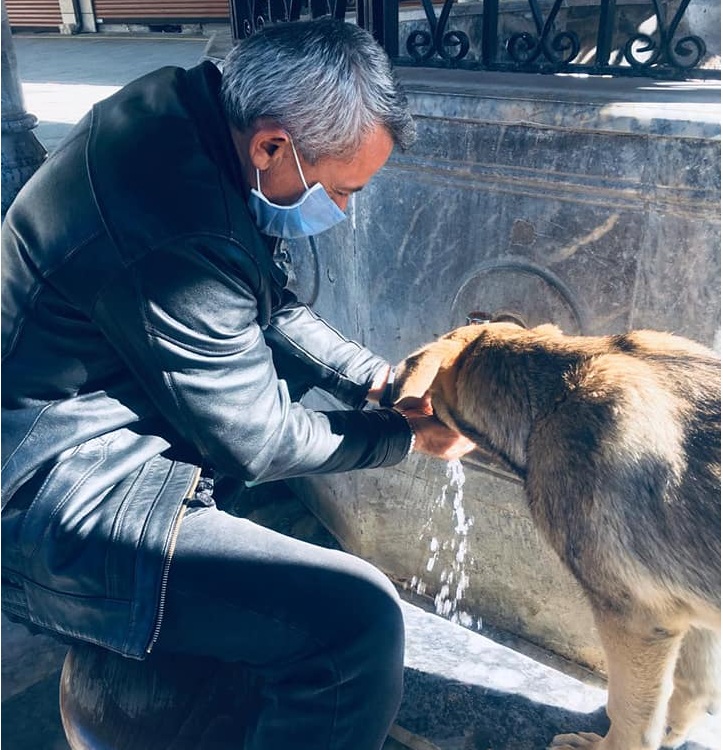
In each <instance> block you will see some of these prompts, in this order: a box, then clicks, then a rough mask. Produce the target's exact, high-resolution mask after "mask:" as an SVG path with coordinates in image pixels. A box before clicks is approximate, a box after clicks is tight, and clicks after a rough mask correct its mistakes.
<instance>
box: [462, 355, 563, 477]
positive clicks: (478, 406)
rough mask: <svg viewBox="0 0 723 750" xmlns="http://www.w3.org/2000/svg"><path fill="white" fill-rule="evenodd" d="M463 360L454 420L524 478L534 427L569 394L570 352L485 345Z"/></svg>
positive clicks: (476, 440) (481, 445)
mask: <svg viewBox="0 0 723 750" xmlns="http://www.w3.org/2000/svg"><path fill="white" fill-rule="evenodd" d="M543 360H544V362H543ZM462 362H463V364H462V365H461V366H460V372H459V374H458V377H457V378H455V382H456V386H457V394H456V398H455V399H453V400H452V399H450V400H449V402H451V403H453V404H454V406H453V407H451V408H450V417H451V419H452V420H453V421H454V423H455V424H456V426H457V428H458V429H459V430H460V431H461V432H463V434H465V435H466V436H467V437H469V439H470V440H473V441H474V442H475V444H476V445H478V446H479V447H480V449H481V450H482V451H483V452H485V453H493V454H494V455H496V456H497V457H498V458H499V459H500V461H501V462H502V463H504V464H506V465H507V468H508V469H509V470H511V471H513V472H514V473H516V474H518V475H519V476H521V477H524V476H525V474H526V468H527V443H528V440H529V437H530V432H531V430H532V428H533V425H534V424H535V422H536V421H537V420H539V419H541V418H544V415H545V414H547V413H549V412H550V410H552V409H553V408H554V406H555V404H556V403H558V402H559V401H560V400H561V399H563V398H564V396H565V386H564V375H565V372H567V370H568V369H569V368H570V366H571V360H570V357H569V356H566V355H565V354H563V353H550V352H549V351H544V350H542V349H530V350H522V351H520V350H517V351H507V350H505V349H496V350H494V349H481V350H480V351H478V352H476V353H475V356H472V357H468V358H463V359H462Z"/></svg>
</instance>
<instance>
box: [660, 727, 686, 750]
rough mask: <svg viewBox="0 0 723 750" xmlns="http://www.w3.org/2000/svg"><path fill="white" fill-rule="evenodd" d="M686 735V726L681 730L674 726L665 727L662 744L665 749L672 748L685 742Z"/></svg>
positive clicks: (669, 749) (670, 749)
mask: <svg viewBox="0 0 723 750" xmlns="http://www.w3.org/2000/svg"><path fill="white" fill-rule="evenodd" d="M687 736H688V729H687V727H686V728H685V729H681V730H678V729H676V728H675V727H666V729H665V736H664V737H663V742H662V746H663V747H664V748H666V750H672V748H676V747H680V746H681V745H682V744H683V743H684V742H685V740H686V738H687Z"/></svg>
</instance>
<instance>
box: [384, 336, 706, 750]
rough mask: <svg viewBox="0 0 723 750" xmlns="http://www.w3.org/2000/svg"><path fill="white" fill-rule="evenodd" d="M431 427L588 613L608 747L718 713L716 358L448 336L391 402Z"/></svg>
mask: <svg viewBox="0 0 723 750" xmlns="http://www.w3.org/2000/svg"><path fill="white" fill-rule="evenodd" d="M420 398H430V399H431V405H432V408H433V412H434V414H435V415H436V416H437V417H438V418H439V419H440V420H441V421H442V422H444V423H445V424H446V425H447V426H448V427H450V428H452V429H454V430H456V431H457V432H459V433H461V434H463V435H465V436H466V437H467V438H469V439H470V440H472V441H473V442H474V443H475V445H476V446H477V447H478V448H479V449H480V451H481V453H482V454H483V455H484V456H486V457H487V458H488V459H489V460H490V461H494V462H496V463H498V464H499V465H501V466H502V467H504V468H505V469H506V470H508V471H511V472H513V473H514V474H516V475H518V476H519V477H521V478H522V480H523V481H524V486H525V494H526V497H527V500H528V503H529V509H530V513H531V515H532V518H533V521H534V523H535V524H536V526H537V528H538V529H540V531H541V532H542V533H543V535H544V536H545V537H546V538H547V540H548V542H549V543H550V544H551V545H552V547H553V548H554V549H555V551H556V552H557V554H558V555H559V557H560V559H561V560H562V562H563V563H564V564H565V565H566V566H567V567H568V569H569V570H570V571H571V572H572V574H573V575H574V576H575V578H576V579H577V581H578V582H579V584H580V585H581V587H582V589H583V590H584V592H585V594H586V595H587V599H588V601H589V603H590V605H591V607H592V611H593V614H594V618H595V623H596V626H597V629H598V632H599V635H600V639H601V642H602V645H603V648H604V651H605V656H606V662H607V672H608V702H607V713H608V716H609V719H610V728H609V730H608V733H607V734H606V735H605V737H604V738H602V737H600V736H599V735H596V734H592V733H588V732H581V733H579V734H562V735H558V736H557V737H555V738H554V739H553V740H552V744H551V747H553V748H555V750H563V749H564V750H571V749H573V748H576V749H578V750H579V748H594V750H657V748H658V747H659V746H660V745H661V744H662V745H663V746H664V747H678V746H679V745H681V744H682V743H683V742H684V741H685V738H686V736H687V735H688V732H689V730H690V729H691V728H692V726H693V725H694V724H695V722H696V721H697V720H698V719H699V718H701V716H702V715H703V714H704V713H705V712H715V711H717V710H718V706H719V699H720V673H719V670H720V529H721V518H720V499H721V495H720V358H719V357H718V355H716V354H715V353H714V352H713V351H711V350H709V349H707V348H706V347H704V346H701V345H699V344H697V343H694V342H692V341H690V340H688V339H685V338H682V337H679V336H674V335H670V334H666V333H660V332H655V331H647V330H641V331H632V332H629V333H624V334H619V335H610V336H568V335H565V334H563V333H562V331H560V330H559V329H558V328H556V327H555V326H552V325H542V326H538V327H536V328H531V329H526V328H523V327H521V326H519V325H516V324H514V323H509V322H490V323H482V324H477V325H468V326H464V327H462V328H458V329H456V330H454V331H452V332H451V333H449V334H447V335H446V336H443V337H442V338H441V339H439V340H437V341H436V342H433V343H431V344H428V345H427V346H424V347H423V348H421V349H420V350H418V351H416V352H414V353H413V354H412V355H410V356H409V357H408V358H407V359H405V360H404V361H403V362H401V363H400V364H399V366H398V367H397V368H396V373H395V380H394V401H395V403H396V404H397V405H398V406H399V407H401V408H404V407H405V405H411V404H413V403H414V402H416V401H417V400H418V399H420Z"/></svg>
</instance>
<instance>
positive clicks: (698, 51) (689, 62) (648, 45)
mask: <svg viewBox="0 0 723 750" xmlns="http://www.w3.org/2000/svg"><path fill="white" fill-rule="evenodd" d="M652 3H653V8H654V9H655V19H656V21H657V26H658V34H659V36H660V40H659V41H658V42H656V40H655V39H654V38H653V37H652V36H651V35H650V34H644V33H639V34H635V36H633V37H631V38H630V39H628V41H627V43H626V44H625V50H624V55H625V59H626V60H627V61H628V63H629V64H630V65H631V66H632V67H634V68H637V69H639V70H643V69H645V68H650V67H652V66H653V65H657V64H659V63H660V61H661V59H662V60H663V61H665V62H667V63H668V64H669V65H672V66H673V67H674V68H678V69H681V70H689V69H691V68H694V67H695V66H696V65H698V63H699V62H700V61H701V60H702V59H703V56H704V55H705V53H706V46H705V42H704V41H703V40H702V39H701V38H700V37H699V36H695V35H693V34H690V35H688V36H684V37H682V38H681V39H679V40H677V41H675V35H676V33H677V31H678V26H679V25H680V22H681V20H682V19H683V14H684V13H685V11H686V10H687V8H688V5H689V3H690V0H682V2H681V3H680V5H679V7H678V10H677V11H676V13H675V16H674V17H673V20H672V21H671V23H670V27H669V28H666V25H665V18H664V15H663V12H662V9H661V7H660V3H659V0H652ZM646 53H651V54H650V55H649V56H648V57H647V58H646V59H644V60H640V59H639V58H638V57H637V55H640V54H646Z"/></svg>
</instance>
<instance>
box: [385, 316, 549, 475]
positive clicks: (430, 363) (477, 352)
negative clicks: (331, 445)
mask: <svg viewBox="0 0 723 750" xmlns="http://www.w3.org/2000/svg"><path fill="white" fill-rule="evenodd" d="M561 336H562V333H561V331H560V330H559V329H558V328H556V327H555V326H551V325H546V326H539V327H537V328H534V329H531V330H527V329H525V328H522V327H521V326H519V325H517V324H515V323H510V322H493V323H483V324H476V325H469V326H464V327H462V328H457V329H456V330H454V331H451V332H450V333H448V334H447V335H445V336H443V337H442V338H440V339H438V340H437V341H435V342H433V343H431V344H427V345H426V346H424V347H422V348H421V349H419V350H417V351H416V352H414V353H412V354H411V355H410V356H409V357H407V358H406V359H405V360H403V361H402V362H401V363H400V364H399V365H398V366H397V368H396V374H395V380H394V402H395V405H397V406H399V407H401V408H404V407H405V406H409V405H411V404H413V403H414V402H415V401H416V400H418V399H421V398H424V397H425V396H428V397H429V398H430V400H431V405H432V408H433V410H434V413H435V415H436V416H437V418H438V419H440V420H441V421H442V422H444V423H445V424H446V425H447V426H448V427H450V428H451V429H454V430H457V431H458V432H460V433H462V434H463V435H465V436H466V437H468V438H469V439H470V440H472V441H473V442H474V443H475V444H476V445H477V446H478V447H479V448H480V450H481V451H482V452H483V453H484V454H486V455H487V456H488V457H489V456H496V457H498V458H500V459H501V462H502V463H503V464H505V466H506V468H508V469H510V468H511V469H512V470H514V471H516V472H517V473H519V474H524V465H525V458H524V444H525V441H526V436H527V434H528V433H529V429H530V424H531V420H532V416H533V415H532V412H533V408H534V405H533V403H532V398H531V394H530V383H531V381H530V377H529V370H530V361H531V359H532V358H533V357H534V356H535V352H537V351H539V346H538V345H537V344H536V342H538V341H550V340H557V339H559V338H560V337H561Z"/></svg>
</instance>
